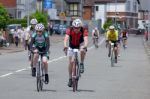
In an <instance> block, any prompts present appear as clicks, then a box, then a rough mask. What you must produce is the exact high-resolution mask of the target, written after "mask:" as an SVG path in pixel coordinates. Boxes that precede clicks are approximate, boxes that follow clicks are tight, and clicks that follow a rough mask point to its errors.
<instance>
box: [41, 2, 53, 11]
mask: <svg viewBox="0 0 150 99" xmlns="http://www.w3.org/2000/svg"><path fill="white" fill-rule="evenodd" d="M43 6H44V9H50V8H52V0H44V2H43Z"/></svg>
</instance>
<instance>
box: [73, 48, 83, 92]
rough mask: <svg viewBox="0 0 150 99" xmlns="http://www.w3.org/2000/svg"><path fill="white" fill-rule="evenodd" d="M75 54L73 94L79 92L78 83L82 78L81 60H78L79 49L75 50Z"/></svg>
mask: <svg viewBox="0 0 150 99" xmlns="http://www.w3.org/2000/svg"><path fill="white" fill-rule="evenodd" d="M73 52H74V56H73V58H74V66H73V70H72V87H73V92H75V91H77V89H78V81H79V78H80V77H81V74H80V65H79V60H78V53H79V49H73Z"/></svg>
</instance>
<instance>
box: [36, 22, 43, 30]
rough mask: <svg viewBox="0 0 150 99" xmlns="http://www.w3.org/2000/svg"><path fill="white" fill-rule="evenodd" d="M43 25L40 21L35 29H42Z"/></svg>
mask: <svg viewBox="0 0 150 99" xmlns="http://www.w3.org/2000/svg"><path fill="white" fill-rule="evenodd" d="M44 28H45V27H44V25H43V24H42V23H39V24H37V25H36V26H35V30H36V31H43V30H44Z"/></svg>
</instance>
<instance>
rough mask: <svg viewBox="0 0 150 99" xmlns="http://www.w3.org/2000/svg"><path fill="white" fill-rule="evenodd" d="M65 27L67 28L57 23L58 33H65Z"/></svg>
mask: <svg viewBox="0 0 150 99" xmlns="http://www.w3.org/2000/svg"><path fill="white" fill-rule="evenodd" d="M66 28H67V26H66V25H59V34H61V33H63V34H65V32H66Z"/></svg>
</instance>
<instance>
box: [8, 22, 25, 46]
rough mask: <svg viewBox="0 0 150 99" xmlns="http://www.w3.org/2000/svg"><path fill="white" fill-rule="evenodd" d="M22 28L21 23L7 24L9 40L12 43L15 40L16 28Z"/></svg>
mask: <svg viewBox="0 0 150 99" xmlns="http://www.w3.org/2000/svg"><path fill="white" fill-rule="evenodd" d="M21 28H22V26H21V24H9V25H7V28H6V30H7V33H8V34H9V42H10V43H13V42H14V40H13V33H14V31H15V29H21Z"/></svg>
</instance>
